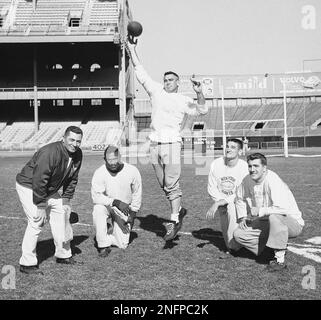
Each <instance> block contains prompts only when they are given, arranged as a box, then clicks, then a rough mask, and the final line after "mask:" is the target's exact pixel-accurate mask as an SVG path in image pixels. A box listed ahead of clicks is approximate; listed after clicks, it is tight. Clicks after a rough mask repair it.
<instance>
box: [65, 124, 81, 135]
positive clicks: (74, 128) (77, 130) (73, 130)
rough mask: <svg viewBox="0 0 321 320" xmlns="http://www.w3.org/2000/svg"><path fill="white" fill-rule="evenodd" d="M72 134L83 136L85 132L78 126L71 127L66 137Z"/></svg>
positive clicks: (66, 132) (67, 130)
mask: <svg viewBox="0 0 321 320" xmlns="http://www.w3.org/2000/svg"><path fill="white" fill-rule="evenodd" d="M70 132H73V133H76V134H81V135H82V136H83V132H82V130H81V129H80V128H79V127H76V126H70V127H68V128H67V129H66V131H65V134H64V136H65V137H66V136H68V135H69V133H70Z"/></svg>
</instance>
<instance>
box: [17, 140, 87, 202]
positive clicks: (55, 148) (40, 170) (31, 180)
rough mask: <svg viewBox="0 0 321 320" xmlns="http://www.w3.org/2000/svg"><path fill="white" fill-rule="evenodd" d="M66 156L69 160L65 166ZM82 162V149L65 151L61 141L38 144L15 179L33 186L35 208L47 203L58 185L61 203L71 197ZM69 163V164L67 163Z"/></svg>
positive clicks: (21, 183) (28, 186)
mask: <svg viewBox="0 0 321 320" xmlns="http://www.w3.org/2000/svg"><path fill="white" fill-rule="evenodd" d="M69 157H71V162H70V164H69V166H68V161H69ZM81 162H82V151H81V150H80V149H78V150H77V151H76V152H75V153H73V154H71V153H68V151H67V149H66V147H65V146H64V144H63V142H62V141H57V142H53V143H49V144H47V145H45V146H43V147H42V148H40V149H39V150H38V151H37V152H36V153H35V154H34V155H33V157H32V158H31V159H30V160H29V161H28V163H27V164H26V165H25V166H24V167H23V169H22V170H21V172H20V173H18V174H17V176H16V181H17V182H18V183H19V184H20V185H22V186H24V187H27V188H30V189H32V190H33V203H34V204H35V205H36V206H37V207H38V208H45V207H46V206H47V199H48V197H50V196H52V195H53V194H55V193H56V192H57V191H58V190H59V189H60V188H61V187H62V188H63V189H62V195H61V197H62V199H63V203H64V204H66V203H68V202H69V201H70V199H71V198H72V197H73V195H74V192H75V188H76V185H77V182H78V173H79V170H80V167H81ZM67 166H68V167H67Z"/></svg>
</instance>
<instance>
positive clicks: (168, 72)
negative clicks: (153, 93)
mask: <svg viewBox="0 0 321 320" xmlns="http://www.w3.org/2000/svg"><path fill="white" fill-rule="evenodd" d="M170 74H173V75H174V76H175V77H177V79H179V75H178V74H177V73H176V72H174V71H166V72H165V73H164V77H165V76H167V75H170Z"/></svg>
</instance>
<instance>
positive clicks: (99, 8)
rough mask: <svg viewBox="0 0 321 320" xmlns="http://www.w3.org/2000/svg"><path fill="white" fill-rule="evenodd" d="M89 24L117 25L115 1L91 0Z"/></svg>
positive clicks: (116, 5) (116, 4)
mask: <svg viewBox="0 0 321 320" xmlns="http://www.w3.org/2000/svg"><path fill="white" fill-rule="evenodd" d="M91 3H92V4H91V12H90V18H89V25H92V26H93V25H117V23H118V3H117V1H97V0H96V1H91Z"/></svg>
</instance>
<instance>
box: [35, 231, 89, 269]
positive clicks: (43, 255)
mask: <svg viewBox="0 0 321 320" xmlns="http://www.w3.org/2000/svg"><path fill="white" fill-rule="evenodd" d="M88 238H89V237H88V236H75V237H74V239H73V240H72V241H71V243H70V247H71V252H72V254H73V255H76V254H80V253H81V250H80V249H79V248H77V247H76V246H78V245H79V244H81V243H82V242H84V241H85V240H87V239H88ZM54 254H55V245H54V241H53V239H47V240H43V241H39V242H38V243H37V258H38V263H39V264H40V263H42V262H43V261H45V260H47V259H48V258H50V257H53V256H54Z"/></svg>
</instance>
